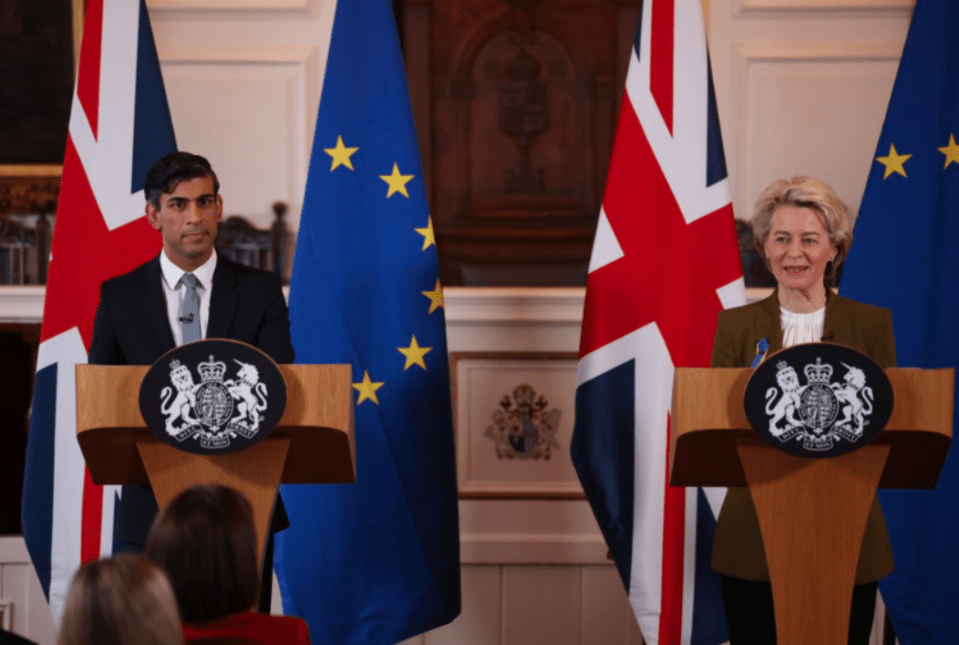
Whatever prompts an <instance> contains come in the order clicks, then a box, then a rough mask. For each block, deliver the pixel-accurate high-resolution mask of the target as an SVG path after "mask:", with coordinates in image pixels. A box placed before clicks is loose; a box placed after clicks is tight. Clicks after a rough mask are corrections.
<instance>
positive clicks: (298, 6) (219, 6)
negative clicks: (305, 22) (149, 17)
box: [147, 0, 329, 15]
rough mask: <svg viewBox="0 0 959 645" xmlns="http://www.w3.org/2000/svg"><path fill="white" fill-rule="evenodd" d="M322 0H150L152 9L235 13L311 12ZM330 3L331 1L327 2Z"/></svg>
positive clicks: (148, 3) (149, 3) (149, 5)
mask: <svg viewBox="0 0 959 645" xmlns="http://www.w3.org/2000/svg"><path fill="white" fill-rule="evenodd" d="M321 1H322V0H148V2H147V6H148V7H149V8H150V10H151V11H152V10H159V11H163V10H174V11H182V12H191V11H192V12H197V11H221V12H225V13H228V14H229V15H235V14H236V13H237V12H238V11H255V12H259V13H263V14H266V15H269V12H271V11H274V12H279V11H282V12H292V13H294V14H296V13H302V14H305V13H309V12H310V11H311V10H314V9H315V6H316V4H317V3H319V2H321ZM327 4H329V2H327Z"/></svg>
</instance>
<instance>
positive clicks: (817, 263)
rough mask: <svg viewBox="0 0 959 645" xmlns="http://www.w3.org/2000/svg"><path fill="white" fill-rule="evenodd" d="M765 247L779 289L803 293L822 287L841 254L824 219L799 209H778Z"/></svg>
mask: <svg viewBox="0 0 959 645" xmlns="http://www.w3.org/2000/svg"><path fill="white" fill-rule="evenodd" d="M763 248H764V249H765V251H766V258H767V259H768V261H769V269H770V270H771V271H772V273H773V275H774V276H775V277H776V282H778V283H779V285H780V287H782V288H786V289H795V290H798V291H803V292H808V291H809V290H810V289H819V288H821V287H822V286H823V275H824V274H825V273H826V265H827V264H828V263H829V262H830V260H832V259H834V258H835V257H836V253H838V249H837V248H836V247H835V246H833V244H832V243H831V242H830V241H829V234H828V233H827V232H826V226H825V222H824V220H823V216H822V215H821V214H819V213H818V212H817V211H814V210H813V209H811V208H805V207H799V206H780V207H779V208H777V209H776V211H775V212H774V213H773V221H772V228H771V229H770V232H769V238H768V239H767V240H766V245H765V247H763Z"/></svg>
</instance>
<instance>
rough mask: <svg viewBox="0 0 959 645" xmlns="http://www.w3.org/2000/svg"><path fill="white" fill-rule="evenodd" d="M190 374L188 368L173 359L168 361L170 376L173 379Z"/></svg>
mask: <svg viewBox="0 0 959 645" xmlns="http://www.w3.org/2000/svg"><path fill="white" fill-rule="evenodd" d="M184 376H190V368H189V367H187V366H186V365H184V364H183V363H181V362H180V361H178V360H176V359H174V360H172V361H170V377H171V378H173V379H178V378H182V377H184Z"/></svg>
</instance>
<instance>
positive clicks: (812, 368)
mask: <svg viewBox="0 0 959 645" xmlns="http://www.w3.org/2000/svg"><path fill="white" fill-rule="evenodd" d="M803 371H804V372H805V373H806V382H807V383H808V384H809V385H812V384H814V383H821V384H823V385H829V379H830V378H832V365H823V364H822V359H821V358H817V359H816V364H815V365H813V364H812V363H810V364H809V365H807V366H806V369H805V370H803Z"/></svg>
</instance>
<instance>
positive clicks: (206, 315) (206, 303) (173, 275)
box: [160, 251, 216, 346]
mask: <svg viewBox="0 0 959 645" xmlns="http://www.w3.org/2000/svg"><path fill="white" fill-rule="evenodd" d="M214 270H216V252H214V253H213V255H211V256H210V259H209V260H207V261H206V262H204V263H203V264H202V265H201V266H200V267H199V268H198V269H197V270H196V271H191V272H190V273H192V274H193V275H195V276H196V279H197V281H198V284H197V286H196V292H197V294H199V296H200V337H201V338H206V327H207V323H208V322H209V320H210V294H211V293H212V291H213V271H214ZM160 272H161V273H162V274H163V280H162V282H163V295H164V296H165V297H166V312H167V317H168V318H169V320H170V329H171V330H172V331H173V341H174V342H175V343H176V344H177V346H180V345H182V344H183V326H182V325H181V324H180V312H181V311H182V310H183V296H184V293H185V292H186V287H185V286H183V285H182V284H180V278H182V277H183V274H184V273H187V271H184V270H183V269H181V268H180V267H178V266H177V265H175V264H173V262H171V261H170V258H168V257H167V256H166V253H165V252H163V251H161V252H160Z"/></svg>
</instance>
